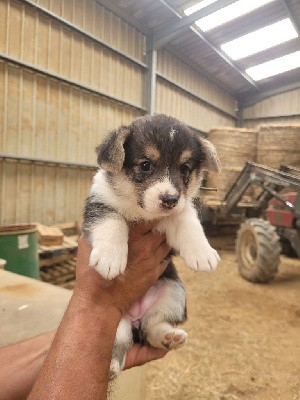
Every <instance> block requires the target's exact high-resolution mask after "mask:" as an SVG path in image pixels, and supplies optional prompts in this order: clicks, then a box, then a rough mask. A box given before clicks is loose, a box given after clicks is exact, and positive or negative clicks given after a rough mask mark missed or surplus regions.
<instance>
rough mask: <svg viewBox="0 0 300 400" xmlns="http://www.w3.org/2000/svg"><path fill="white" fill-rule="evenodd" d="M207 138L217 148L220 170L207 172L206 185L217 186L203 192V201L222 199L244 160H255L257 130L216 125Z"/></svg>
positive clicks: (240, 169) (242, 165)
mask: <svg viewBox="0 0 300 400" xmlns="http://www.w3.org/2000/svg"><path fill="white" fill-rule="evenodd" d="M208 139H209V140H210V141H211V142H212V143H213V144H214V146H215V147H216V149H217V153H218V156H219V159H220V162H221V168H222V170H221V172H220V173H219V174H218V173H215V172H208V173H207V179H206V186H207V187H211V188H217V192H208V193H207V194H205V201H222V200H223V199H224V196H225V194H226V193H227V191H228V189H229V188H230V187H231V186H232V184H233V182H234V181H235V180H236V178H237V177H238V175H239V174H240V172H241V171H242V169H243V167H244V165H245V162H246V161H251V162H255V161H256V147H257V131H255V130H252V129H245V128H232V127H218V128H213V129H211V130H210V132H209V134H208ZM249 196H250V194H249Z"/></svg>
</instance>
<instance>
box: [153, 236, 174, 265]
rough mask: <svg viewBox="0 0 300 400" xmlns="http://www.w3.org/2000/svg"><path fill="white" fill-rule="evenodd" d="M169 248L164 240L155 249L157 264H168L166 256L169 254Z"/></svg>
mask: <svg viewBox="0 0 300 400" xmlns="http://www.w3.org/2000/svg"><path fill="white" fill-rule="evenodd" d="M170 250H171V247H170V246H169V245H168V243H167V242H166V240H164V241H163V242H162V243H161V244H160V245H159V246H158V247H157V248H156V249H155V255H156V259H157V261H158V262H159V263H161V262H162V261H166V262H169V261H170V259H169V257H168V258H166V257H167V255H168V254H169V253H170Z"/></svg>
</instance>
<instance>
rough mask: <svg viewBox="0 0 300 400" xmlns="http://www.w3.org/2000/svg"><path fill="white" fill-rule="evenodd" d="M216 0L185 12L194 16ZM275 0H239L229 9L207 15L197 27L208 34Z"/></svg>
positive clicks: (196, 5)
mask: <svg viewBox="0 0 300 400" xmlns="http://www.w3.org/2000/svg"><path fill="white" fill-rule="evenodd" d="M215 1H216V0H203V1H201V2H199V3H197V4H195V5H194V6H193V7H189V8H187V9H186V10H184V13H185V14H186V15H190V14H193V13H194V12H196V11H198V10H200V9H201V8H204V7H207V6H208V5H210V4H212V3H215ZM273 1H275V0H238V1H236V2H235V3H233V4H230V5H229V6H227V7H223V8H221V9H220V10H218V11H215V12H214V13H211V14H209V15H207V16H206V17H203V18H201V19H199V20H198V21H196V25H197V26H199V28H200V29H201V30H202V31H203V32H207V31H209V30H211V29H213V28H216V27H217V26H221V25H223V24H225V23H226V22H229V21H232V20H234V19H237V18H239V17H241V16H242V15H245V14H248V13H250V12H252V11H254V10H256V9H257V8H260V7H262V6H264V5H265V4H268V3H271V2H273Z"/></svg>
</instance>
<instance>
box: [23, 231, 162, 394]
mask: <svg viewBox="0 0 300 400" xmlns="http://www.w3.org/2000/svg"><path fill="white" fill-rule="evenodd" d="M168 252H169V247H168V246H167V245H166V243H165V240H164V238H163V237H161V236H159V235H157V234H153V233H152V232H149V226H148V227H145V226H144V227H136V228H135V229H133V230H132V233H131V235H130V239H129V256H128V265H127V268H126V270H125V273H124V274H122V275H120V276H119V277H117V278H115V279H114V280H112V281H105V280H104V279H103V278H101V276H100V275H99V274H98V273H97V272H96V271H95V270H94V269H92V268H90V267H88V258H89V253H90V247H89V245H88V244H87V243H86V242H85V241H84V240H83V239H81V241H80V243H79V249H78V266H79V267H80V268H79V270H78V282H77V285H76V287H75V289H74V292H73V295H72V298H71V301H70V303H69V306H68V308H67V310H66V312H65V315H64V317H63V320H62V322H61V324H60V326H59V328H58V331H57V333H56V335H55V338H54V341H53V343H52V346H51V348H50V351H49V353H48V356H47V358H46V361H45V363H44V365H43V367H42V370H41V373H40V374H39V376H38V378H37V380H36V383H35V385H34V387H33V390H32V391H31V393H30V395H29V397H28V399H29V400H40V399H43V400H47V399H49V400H50V399H51V400H60V399H61V400H65V399H68V400H77V399H78V400H79V399H80V400H84V399H89V400H93V399H97V400H102V399H103V400H104V399H106V398H107V387H108V382H109V367H110V361H111V355H112V348H113V344H114V338H115V334H116V330H117V326H118V324H119V321H120V319H121V317H122V315H123V313H125V312H126V310H128V308H129V307H130V305H132V304H133V303H134V302H135V301H137V300H138V299H139V298H140V297H141V296H142V295H143V294H144V293H145V292H146V291H147V289H148V288H149V287H150V286H151V285H152V284H154V283H155V281H156V280H157V279H158V277H159V276H160V275H161V273H162V272H163V270H164V269H165V267H166V265H167V262H165V261H163V260H164V258H165V257H166V255H167V254H168ZM162 355H163V354H161V356H162Z"/></svg>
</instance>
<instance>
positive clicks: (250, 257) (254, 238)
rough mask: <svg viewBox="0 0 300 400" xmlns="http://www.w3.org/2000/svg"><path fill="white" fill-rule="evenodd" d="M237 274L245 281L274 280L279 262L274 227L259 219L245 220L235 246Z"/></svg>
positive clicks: (278, 244) (276, 236) (278, 245)
mask: <svg viewBox="0 0 300 400" xmlns="http://www.w3.org/2000/svg"><path fill="white" fill-rule="evenodd" d="M235 250H236V255H237V261H238V266H239V272H240V274H241V276H242V277H243V278H244V279H246V280H247V281H250V282H254V283H267V282H270V281H271V280H272V279H274V277H275V275H276V273H277V271H278V265H279V261H280V253H281V245H280V238H279V236H278V235H277V233H276V230H275V228H274V226H272V225H271V224H270V223H269V222H268V221H266V220H263V219H260V218H250V219H247V220H246V221H245V222H244V223H243V224H242V225H241V227H240V229H239V231H238V233H237V239H236V244H235Z"/></svg>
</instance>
